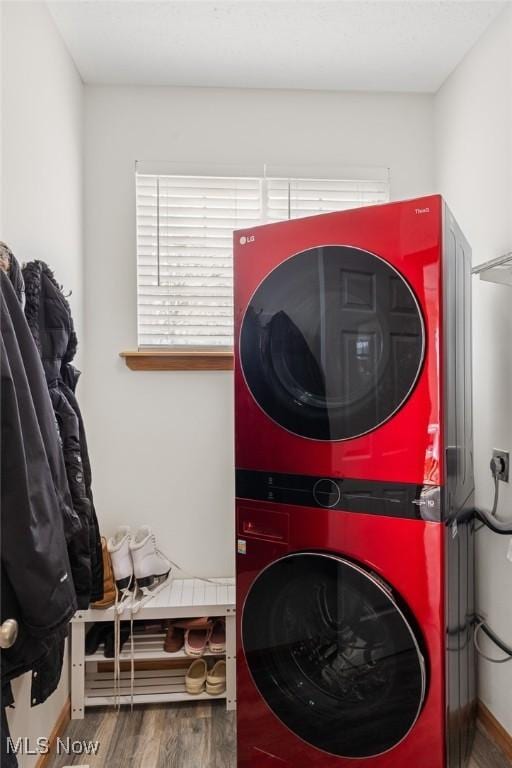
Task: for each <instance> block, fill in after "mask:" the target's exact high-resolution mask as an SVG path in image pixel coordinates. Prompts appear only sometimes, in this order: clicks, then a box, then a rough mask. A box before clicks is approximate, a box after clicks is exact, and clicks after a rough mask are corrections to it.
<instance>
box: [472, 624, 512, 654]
mask: <svg viewBox="0 0 512 768" xmlns="http://www.w3.org/2000/svg"><path fill="white" fill-rule="evenodd" d="M480 632H483V633H484V634H485V635H487V637H488V638H489V639H490V640H491V641H492V642H493V643H494V644H495V645H497V646H498V648H499V649H500V650H501V651H503V653H504V654H506V655H505V657H504V658H501V659H495V658H493V657H492V656H489V655H488V654H486V653H485V652H484V651H482V649H481V647H480V644H479V642H478V636H479V634H480ZM473 643H474V646H475V649H476V651H477V653H478V655H479V656H481V657H482V658H483V659H486V661H490V662H491V663H492V664H505V663H506V662H507V661H512V648H511V647H510V646H509V645H507V643H505V642H504V641H503V640H502V639H501V638H500V637H498V635H497V634H496V633H495V632H493V631H492V629H491V628H490V627H488V626H487V623H486V622H485V620H484V619H482V618H480V617H478V619H477V625H476V627H475V632H474V634H473Z"/></svg>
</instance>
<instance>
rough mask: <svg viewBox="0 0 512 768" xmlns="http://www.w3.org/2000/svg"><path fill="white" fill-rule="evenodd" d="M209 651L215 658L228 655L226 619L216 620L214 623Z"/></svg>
mask: <svg viewBox="0 0 512 768" xmlns="http://www.w3.org/2000/svg"><path fill="white" fill-rule="evenodd" d="M208 650H209V651H210V653H213V654H214V656H221V655H222V654H224V653H226V622H225V620H224V619H216V620H215V621H214V623H213V627H212V631H211V633H210V637H209V638H208Z"/></svg>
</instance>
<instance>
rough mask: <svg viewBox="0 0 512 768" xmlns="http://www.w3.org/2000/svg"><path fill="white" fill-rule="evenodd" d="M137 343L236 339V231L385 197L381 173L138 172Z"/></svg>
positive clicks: (169, 345)
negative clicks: (352, 175)
mask: <svg viewBox="0 0 512 768" xmlns="http://www.w3.org/2000/svg"><path fill="white" fill-rule="evenodd" d="M136 198H137V301H138V343H139V347H140V348H143V349H148V348H149V349H155V348H159V349H160V350H165V349H171V350H174V351H176V350H190V351H192V350H199V351H203V352H204V351H205V350H219V351H220V350H226V349H229V348H231V347H232V345H233V333H232V323H233V296H232V291H233V259H232V233H233V230H235V229H242V228H245V227H248V226H251V225H257V224H262V223H266V222H273V221H283V220H284V219H290V218H297V217H300V216H311V215H314V214H317V213H326V212H329V211H338V210H344V209H348V208H355V207H358V206H362V205H371V204H374V203H382V202H386V201H387V200H388V199H389V183H388V180H387V175H386V177H385V178H384V177H383V175H382V174H381V178H377V179H373V178H371V179H368V178H364V179H362V180H358V181H354V180H350V179H344V180H340V179H319V178H294V179H290V178H286V177H282V178H279V177H277V176H276V177H269V176H265V177H258V176H254V177H242V176H221V175H219V176H192V175H177V174H176V175H174V174H173V175H158V174H154V173H140V172H137V174H136Z"/></svg>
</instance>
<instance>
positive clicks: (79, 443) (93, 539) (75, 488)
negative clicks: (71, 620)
mask: <svg viewBox="0 0 512 768" xmlns="http://www.w3.org/2000/svg"><path fill="white" fill-rule="evenodd" d="M23 277H24V280H25V296H26V304H25V315H26V317H27V321H28V325H29V328H30V331H31V333H32V336H33V338H34V341H35V343H36V346H37V349H38V351H39V354H40V357H41V360H42V363H43V369H44V372H45V376H46V382H47V385H48V390H49V392H50V398H51V401H52V404H53V408H54V413H55V418H56V420H57V424H58V428H59V433H60V438H61V443H62V451H63V455H64V461H65V466H66V474H67V479H68V486H69V490H70V492H71V498H72V503H73V509H74V511H75V513H76V514H77V516H78V518H79V519H80V522H81V524H82V525H81V529H80V530H79V531H78V532H77V533H76V534H75V535H74V536H72V537H71V539H70V540H69V542H68V551H69V557H70V563H71V571H72V575H73V582H74V586H75V591H76V595H77V600H78V607H79V608H80V609H85V608H88V606H89V603H90V602H95V601H96V600H101V598H102V597H103V559H102V553H101V539H100V533H99V527H98V521H97V518H96V512H95V509H94V501H93V496H92V491H91V473H90V462H89V456H88V453H87V442H86V438H85V430H84V425H83V420H82V416H81V413H80V408H79V406H78V402H77V400H76V397H75V394H74V392H73V390H72V388H71V387H70V386H69V383H70V382H76V375H75V373H74V368H73V366H72V365H71V361H72V360H73V358H74V355H75V352H76V348H77V337H76V334H75V330H74V325H73V318H72V316H71V310H70V307H69V304H68V302H67V300H66V298H65V297H64V295H63V293H62V291H61V289H60V287H59V285H58V284H57V282H56V280H55V278H54V276H53V273H52V272H51V270H50V269H49V267H48V266H47V265H46V264H44V262H40V261H34V262H30V263H29V264H27V265H26V266H25V267H24V269H23Z"/></svg>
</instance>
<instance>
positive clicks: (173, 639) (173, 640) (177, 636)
mask: <svg viewBox="0 0 512 768" xmlns="http://www.w3.org/2000/svg"><path fill="white" fill-rule="evenodd" d="M184 642H185V630H184V629H182V628H181V627H177V626H176V624H174V623H172V622H171V624H170V625H169V628H168V630H167V634H166V636H165V642H164V651H165V652H166V653H178V651H181V649H182V648H183V643H184Z"/></svg>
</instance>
